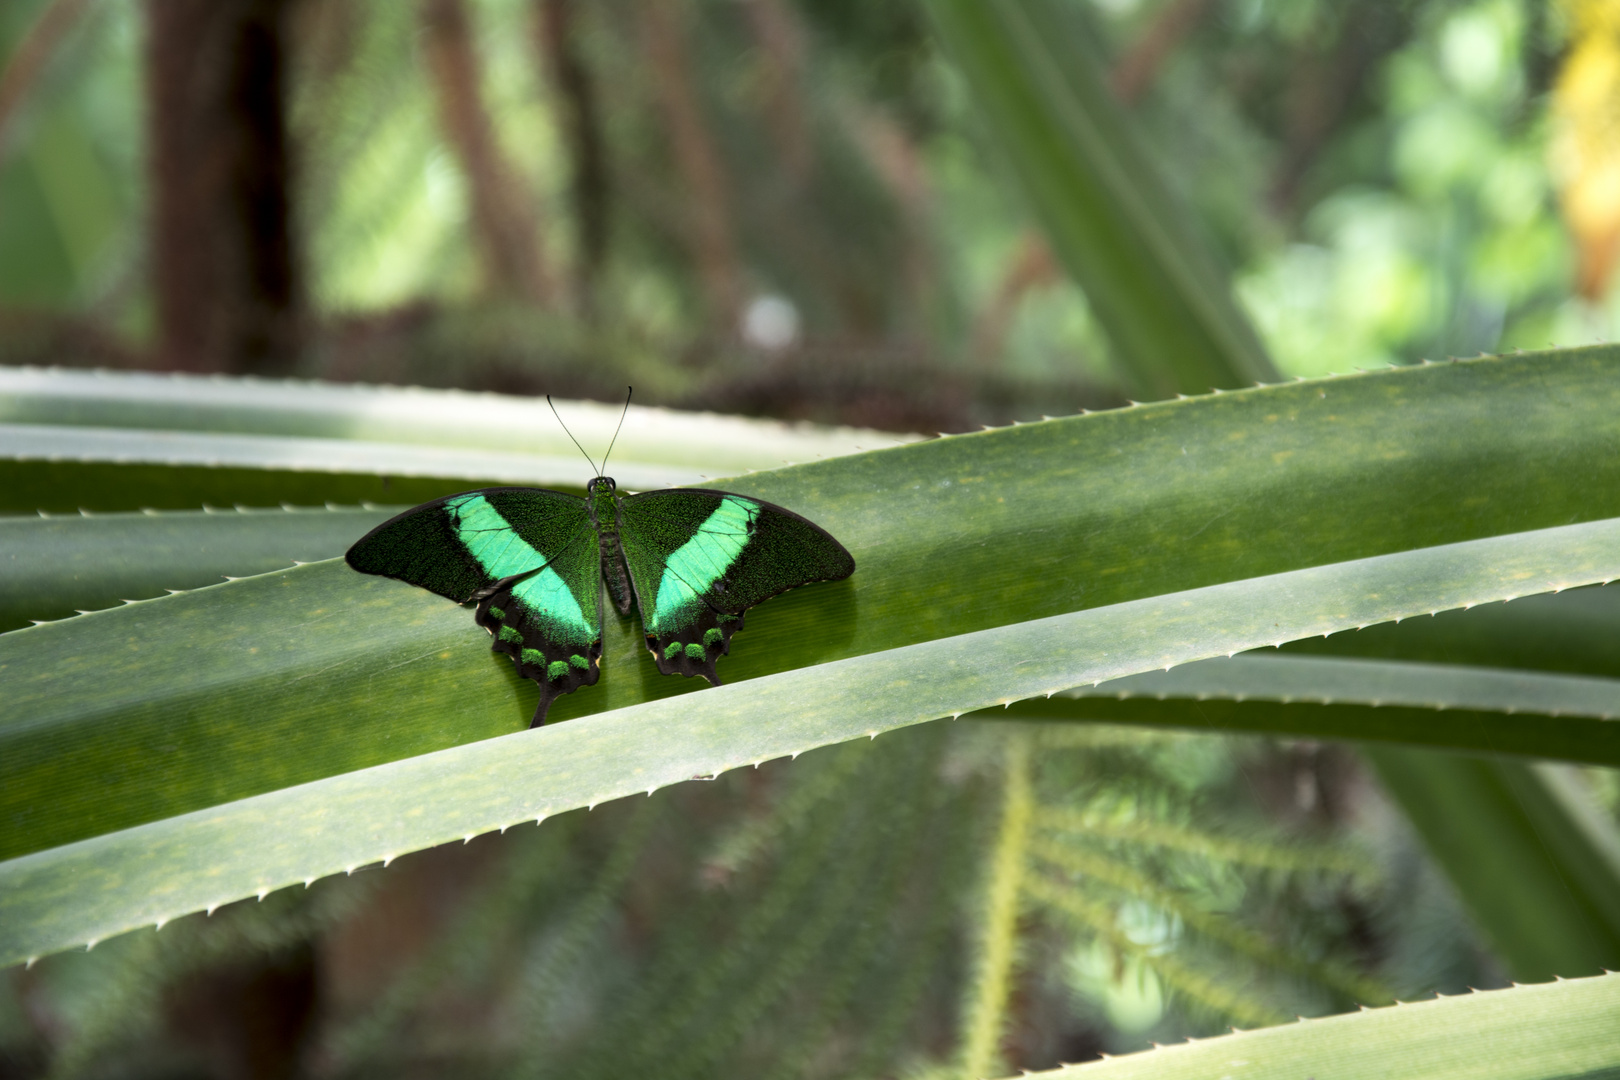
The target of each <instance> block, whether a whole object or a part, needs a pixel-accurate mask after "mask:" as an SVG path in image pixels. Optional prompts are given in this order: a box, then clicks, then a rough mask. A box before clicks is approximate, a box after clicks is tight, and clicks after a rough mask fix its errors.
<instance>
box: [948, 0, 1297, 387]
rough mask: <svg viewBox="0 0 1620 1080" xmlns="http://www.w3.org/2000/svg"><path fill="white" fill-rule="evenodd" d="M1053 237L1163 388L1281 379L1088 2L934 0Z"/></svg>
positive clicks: (1106, 320)
mask: <svg viewBox="0 0 1620 1080" xmlns="http://www.w3.org/2000/svg"><path fill="white" fill-rule="evenodd" d="M925 7H926V9H927V11H928V13H929V14H930V16H931V17H932V20H933V24H934V27H935V29H936V30H937V31H938V33H939V36H940V37H941V39H943V41H944V43H945V45H946V46H947V49H948V52H949V53H950V55H951V57H952V58H953V59H954V60H955V61H956V64H957V67H958V68H959V69H960V70H961V72H962V74H963V75H964V76H965V77H966V79H967V82H968V85H969V86H970V87H971V89H972V91H973V100H974V102H975V104H976V105H977V106H978V108H979V110H980V112H981V113H982V114H983V117H984V119H985V120H986V121H987V125H986V126H987V128H988V130H989V132H990V134H991V135H992V137H993V138H994V140H995V142H996V143H997V144H998V146H999V148H1000V149H1002V150H1003V151H1005V153H1006V160H1007V161H1008V163H1009V164H1010V165H1011V166H1012V169H1013V171H1014V172H1015V173H1016V174H1017V176H1018V178H1019V179H1020V180H1021V181H1022V186H1023V189H1024V191H1025V193H1026V194H1027V195H1028V197H1029V201H1030V204H1031V206H1032V207H1033V209H1034V211H1035V213H1036V215H1037V216H1038V217H1039V218H1040V221H1041V223H1042V225H1043V226H1044V227H1045V231H1046V235H1047V237H1048V239H1049V240H1050V241H1051V244H1052V247H1053V250H1054V251H1055V252H1056V253H1057V255H1058V256H1059V258H1060V259H1061V260H1062V261H1063V264H1064V266H1065V267H1067V269H1068V271H1069V273H1070V274H1071V275H1073V277H1074V279H1075V281H1076V282H1078V283H1079V285H1080V287H1081V288H1082V289H1084V290H1085V294H1086V299H1087V300H1088V301H1089V302H1090V304H1091V309H1092V311H1093V312H1095V313H1096V316H1097V320H1098V322H1100V323H1101V324H1102V326H1103V329H1104V330H1105V331H1106V332H1107V334H1108V337H1109V339H1110V340H1111V341H1112V343H1113V345H1114V347H1115V348H1116V349H1117V350H1118V352H1119V353H1120V354H1121V356H1122V359H1123V360H1124V361H1125V363H1124V364H1123V365H1122V366H1123V369H1124V370H1123V371H1122V374H1123V375H1124V376H1125V377H1126V378H1127V379H1130V380H1133V381H1134V382H1135V383H1136V384H1137V386H1138V389H1139V390H1140V391H1142V392H1144V393H1146V394H1148V395H1150V396H1154V397H1168V396H1170V395H1171V394H1173V393H1175V392H1176V391H1178V390H1180V391H1184V392H1187V393H1202V392H1203V391H1205V390H1207V389H1209V388H1210V387H1233V386H1244V385H1248V384H1250V383H1253V382H1261V381H1267V380H1276V379H1277V378H1278V375H1277V371H1276V368H1275V367H1273V366H1272V363H1271V361H1270V359H1269V358H1268V357H1267V356H1266V353H1265V349H1264V348H1263V347H1262V346H1261V344H1260V341H1259V338H1258V337H1256V335H1255V333H1254V331H1253V329H1252V328H1251V327H1250V325H1249V323H1248V320H1247V319H1245V318H1244V317H1243V315H1242V314H1241V313H1240V312H1239V311H1238V309H1237V306H1236V304H1235V303H1234V302H1233V300H1232V297H1231V294H1230V292H1229V290H1228V289H1227V287H1226V284H1225V281H1224V275H1223V273H1222V272H1221V271H1220V270H1219V268H1218V267H1217V266H1216V264H1215V263H1214V262H1213V260H1212V259H1211V258H1210V256H1209V254H1208V252H1207V250H1206V245H1204V244H1203V243H1201V242H1200V240H1199V238H1198V236H1197V233H1196V230H1195V227H1194V226H1193V224H1192V221H1191V219H1190V217H1189V216H1188V215H1187V213H1186V211H1185V210H1184V209H1183V207H1182V206H1181V205H1180V204H1179V203H1178V202H1177V201H1176V200H1175V199H1174V198H1172V197H1171V195H1170V193H1169V191H1168V190H1167V188H1166V187H1165V186H1164V184H1163V183H1162V182H1161V181H1160V180H1159V177H1158V174H1157V171H1156V170H1155V168H1154V167H1153V165H1152V163H1151V162H1150V161H1149V159H1148V154H1147V152H1146V150H1145V148H1144V147H1142V146H1141V145H1140V144H1139V143H1138V141H1137V139H1136V136H1135V132H1134V130H1133V129H1132V127H1131V125H1130V123H1129V122H1128V121H1127V119H1126V117H1125V115H1124V113H1123V111H1122V110H1121V109H1120V107H1119V105H1118V103H1117V102H1116V101H1115V100H1114V99H1113V96H1112V94H1111V93H1110V92H1109V89H1108V87H1107V86H1106V85H1105V84H1104V82H1103V80H1102V76H1101V72H1102V70H1103V65H1102V63H1101V60H1100V58H1099V57H1098V56H1097V55H1096V53H1095V52H1094V51H1093V50H1092V49H1091V48H1090V47H1089V42H1088V38H1090V36H1091V35H1090V33H1089V28H1088V26H1087V25H1086V24H1085V21H1084V20H1085V13H1084V12H1083V11H1082V10H1081V9H1080V7H1079V6H1078V5H1075V4H1067V3H1062V2H1061V0H930V2H929V3H928V4H926V5H925Z"/></svg>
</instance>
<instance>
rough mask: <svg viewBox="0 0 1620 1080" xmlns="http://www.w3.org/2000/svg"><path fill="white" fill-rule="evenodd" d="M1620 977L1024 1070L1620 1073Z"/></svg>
mask: <svg viewBox="0 0 1620 1080" xmlns="http://www.w3.org/2000/svg"><path fill="white" fill-rule="evenodd" d="M1616 1016H1620V975H1600V976H1594V977H1592V978H1588V979H1569V980H1563V981H1560V982H1553V983H1543V984H1541V985H1537V986H1515V987H1511V988H1510V989H1506V990H1490V991H1475V992H1472V993H1468V994H1461V995H1458V996H1456V997H1447V998H1437V999H1435V1000H1433V1001H1418V1002H1411V1003H1407V1004H1402V1005H1392V1006H1389V1007H1386V1008H1381V1009H1365V1010H1363V1011H1361V1012H1358V1013H1348V1014H1345V1015H1341V1016H1327V1017H1322V1018H1320V1019H1314V1020H1301V1021H1300V1022H1299V1023H1297V1024H1283V1025H1281V1026H1279V1027H1271V1028H1264V1029H1262V1030H1259V1031H1242V1032H1237V1033H1234V1034H1232V1035H1221V1036H1218V1037H1216V1038H1213V1039H1199V1040H1197V1041H1196V1042H1189V1043H1187V1044H1185V1045H1179V1046H1163V1047H1157V1048H1155V1049H1153V1050H1147V1051H1144V1052H1142V1053H1138V1054H1126V1055H1123V1056H1121V1057H1112V1058H1107V1059H1106V1060H1103V1061H1094V1062H1088V1063H1087V1064H1084V1065H1070V1066H1067V1067H1065V1068H1061V1069H1053V1070H1051V1071H1049V1072H1039V1073H1025V1074H1024V1075H1025V1076H1026V1077H1030V1078H1031V1080H1138V1078H1140V1080H1193V1078H1198V1080H1203V1078H1205V1077H1212V1076H1233V1077H1242V1078H1243V1080H1298V1078H1299V1077H1302V1076H1319V1077H1322V1076H1331V1077H1337V1078H1343V1080H1358V1078H1361V1077H1366V1078H1368V1080H1373V1078H1376V1080H1436V1078H1447V1077H1456V1078H1457V1080H1464V1078H1466V1080H1564V1078H1567V1077H1592V1078H1594V1080H1595V1078H1597V1077H1609V1076H1613V1075H1615V1074H1616V1073H1617V1072H1620V1039H1616V1038H1615V1037H1614V1031H1615V1017H1616Z"/></svg>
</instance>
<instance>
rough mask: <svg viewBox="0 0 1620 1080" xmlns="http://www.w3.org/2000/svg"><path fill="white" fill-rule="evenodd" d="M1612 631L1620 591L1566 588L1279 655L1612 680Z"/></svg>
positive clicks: (1616, 660)
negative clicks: (1544, 672)
mask: <svg viewBox="0 0 1620 1080" xmlns="http://www.w3.org/2000/svg"><path fill="white" fill-rule="evenodd" d="M1617 634H1620V589H1615V588H1605V589H1570V590H1568V591H1565V592H1561V593H1549V594H1545V595H1542V596H1526V597H1524V598H1522V599H1520V600H1515V601H1514V602H1513V603H1511V604H1486V605H1483V606H1481V607H1475V608H1470V609H1468V610H1467V611H1442V612H1440V613H1438V614H1436V615H1434V616H1433V617H1431V618H1427V619H1411V620H1407V621H1405V622H1400V623H1383V624H1380V625H1378V626H1369V627H1367V628H1365V629H1363V630H1358V631H1355V632H1353V633H1348V634H1334V635H1331V636H1329V637H1326V638H1309V639H1306V640H1304V641H1293V642H1289V643H1288V644H1287V645H1285V646H1283V649H1282V651H1283V653H1284V654H1286V655H1290V656H1355V657H1363V658H1367V659H1374V658H1379V659H1389V660H1405V661H1419V662H1421V661H1428V662H1434V663H1441V664H1467V665H1473V666H1479V667H1500V668H1515V669H1518V670H1521V671H1548V672H1564V673H1568V674H1576V675H1598V676H1605V677H1608V678H1620V652H1617V651H1616V650H1615V648H1614V647H1613V644H1612V643H1613V641H1614V638H1615V636H1616V635H1617Z"/></svg>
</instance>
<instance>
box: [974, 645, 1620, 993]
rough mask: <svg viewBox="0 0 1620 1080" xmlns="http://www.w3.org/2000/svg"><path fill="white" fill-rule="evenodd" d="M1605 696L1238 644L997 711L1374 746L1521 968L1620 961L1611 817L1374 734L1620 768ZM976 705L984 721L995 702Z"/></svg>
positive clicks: (1606, 686) (1389, 778)
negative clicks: (1507, 880)
mask: <svg viewBox="0 0 1620 1080" xmlns="http://www.w3.org/2000/svg"><path fill="white" fill-rule="evenodd" d="M1109 697H1114V698H1116V699H1118V700H1115V701H1112V702H1110V701H1108V700H1107V699H1108V698H1109ZM1255 699H1260V700H1255ZM1375 702H1383V703H1389V704H1379V705H1376V706H1375V705H1374V703H1375ZM1352 703H1353V704H1352ZM1459 705H1460V706H1462V708H1461V709H1459V708H1456V706H1459ZM1077 706H1078V708H1077ZM1617 709H1620V680H1614V679H1591V678H1583V677H1578V676H1569V675H1546V674H1539V673H1532V672H1522V671H1509V670H1498V669H1492V668H1476V667H1466V666H1461V665H1435V664H1415V663H1414V664H1403V663H1390V662H1379V661H1367V660H1347V659H1327V658H1320V657H1299V656H1263V655H1262V656H1254V655H1247V656H1237V657H1233V658H1231V659H1225V658H1222V659H1216V660H1206V661H1202V662H1200V663H1195V664H1188V665H1186V666H1185V667H1181V668H1177V669H1175V670H1173V671H1168V672H1164V671H1159V672H1150V673H1147V674H1143V675H1136V676H1131V677H1129V678H1125V679H1116V680H1113V681H1112V682H1108V683H1103V684H1102V685H1100V686H1098V687H1095V688H1090V689H1086V688H1081V689H1079V690H1074V691H1070V692H1069V694H1067V695H1064V696H1061V697H1054V698H1052V699H1051V700H1050V701H1033V702H1029V701H1026V702H1019V703H1018V704H1016V705H1015V706H1013V708H1012V709H1011V710H1009V711H1008V713H1007V717H1008V718H1010V719H1020V718H1023V719H1028V718H1036V717H1038V718H1042V719H1067V720H1074V719H1082V718H1106V719H1110V720H1113V721H1116V722H1119V721H1125V722H1138V723H1141V722H1149V723H1158V724H1164V725H1173V726H1180V727H1189V728H1206V729H1228V730H1230V729H1234V728H1238V729H1242V728H1247V729H1248V730H1260V731H1270V732H1274V733H1284V734H1290V735H1299V734H1306V733H1309V734H1313V735H1316V736H1318V737H1323V736H1327V737H1341V738H1351V739H1357V740H1360V741H1362V742H1363V743H1366V744H1370V745H1367V746H1366V752H1367V754H1368V756H1369V757H1370V759H1371V761H1372V762H1373V764H1374V766H1375V767H1376V768H1377V770H1378V772H1379V774H1380V776H1381V777H1382V778H1383V780H1384V783H1385V786H1386V787H1387V788H1388V789H1389V790H1390V792H1391V793H1392V794H1393V795H1395V796H1396V797H1397V798H1398V799H1399V800H1400V802H1401V805H1402V807H1403V808H1404V809H1405V810H1406V812H1407V814H1408V816H1409V817H1410V818H1411V819H1412V821H1413V824H1414V825H1415V826H1417V828H1418V830H1419V832H1421V833H1422V834H1423V835H1424V836H1425V838H1433V837H1445V838H1446V840H1445V842H1444V843H1434V842H1433V841H1432V840H1431V842H1430V846H1431V850H1432V851H1433V854H1434V856H1435V858H1436V860H1437V861H1438V862H1439V863H1440V864H1441V866H1442V867H1444V869H1445V870H1446V872H1447V873H1448V874H1449V875H1450V876H1451V878H1452V880H1453V881H1455V882H1456V883H1457V884H1458V886H1459V891H1460V892H1461V893H1462V896H1463V900H1464V902H1465V903H1466V904H1467V906H1468V907H1469V908H1470V909H1471V910H1473V912H1474V914H1475V916H1476V918H1477V919H1478V921H1479V923H1480V925H1481V927H1482V928H1484V930H1485V931H1486V933H1487V935H1488V936H1490V937H1491V938H1492V939H1493V940H1494V942H1495V944H1496V945H1497V947H1498V949H1499V950H1500V952H1501V954H1502V956H1503V959H1504V960H1505V961H1506V962H1507V964H1508V966H1509V968H1510V970H1511V971H1512V972H1513V974H1514V975H1515V977H1517V978H1521V979H1526V980H1533V979H1548V978H1552V977H1554V976H1557V975H1583V974H1592V973H1595V972H1598V971H1601V970H1603V969H1604V967H1605V965H1607V966H1610V967H1620V909H1617V908H1616V905H1615V903H1614V897H1616V896H1620V836H1617V833H1616V829H1615V827H1614V824H1613V822H1612V821H1609V820H1607V819H1606V818H1604V817H1603V816H1602V815H1601V814H1599V813H1598V812H1597V811H1596V810H1595V808H1594V807H1593V806H1592V805H1591V801H1590V799H1583V798H1582V792H1581V791H1580V789H1579V786H1578V782H1577V781H1576V780H1575V779H1573V778H1571V777H1569V776H1567V775H1564V774H1562V773H1560V772H1558V771H1556V770H1555V767H1553V766H1548V765H1540V766H1530V765H1525V764H1521V763H1516V762H1511V761H1503V760H1485V759H1479V758H1465V757H1461V756H1456V755H1442V754H1416V753H1392V752H1391V751H1390V749H1388V748H1387V747H1384V746H1379V745H1377V744H1378V743H1381V742H1382V743H1389V744H1394V745H1397V746H1398V745H1401V744H1406V745H1409V746H1414V745H1415V746H1431V747H1446V746H1449V747H1451V748H1454V749H1473V750H1476V751H1489V752H1491V753H1492V754H1502V753H1522V754H1529V755H1538V756H1542V757H1563V758H1566V759H1568V760H1573V761H1582V762H1587V763H1591V764H1600V765H1609V766H1611V767H1614V766H1620V723H1617V722H1615V721H1614V720H1612V719H1606V718H1607V717H1610V716H1612V715H1613V714H1614V712H1615V711H1616V710H1617ZM981 715H985V716H989V717H992V718H994V717H997V715H998V711H997V710H990V711H989V712H987V713H984V714H981ZM1581 717H1584V719H1579V718H1581ZM1594 718H1595V719H1594ZM1460 807H1466V808H1467V811H1466V812H1467V813H1468V814H1470V815H1472V819H1471V820H1470V821H1469V822H1468V823H1467V825H1466V826H1465V825H1464V824H1463V823H1461V822H1459V821H1458V820H1457V819H1458V815H1459V813H1460V812H1461V811H1460V810H1459V808H1460ZM1504 872H1506V873H1510V874H1511V875H1512V876H1513V882H1514V884H1513V886H1512V887H1505V885H1504V882H1503V878H1502V875H1503V874H1504Z"/></svg>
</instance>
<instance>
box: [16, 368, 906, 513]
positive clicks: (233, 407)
mask: <svg viewBox="0 0 1620 1080" xmlns="http://www.w3.org/2000/svg"><path fill="white" fill-rule="evenodd" d="M557 410H558V412H559V413H561V415H562V417H563V419H564V420H565V421H567V423H568V428H569V430H570V431H572V432H573V434H574V437H575V438H577V439H578V440H579V441H580V443H581V444H583V445H584V446H585V448H586V449H587V450H590V451H591V452H592V453H593V454H594V455H595V456H596V457H600V456H601V455H602V454H603V453H604V452H606V450H607V448H608V444H609V442H611V441H612V439H613V435H614V431H615V429H616V428H617V427H618V424H619V417H620V413H621V410H620V408H619V406H616V405H603V404H600V403H597V402H593V401H559V402H557ZM0 425H3V426H0V456H11V455H14V454H16V453H18V452H19V451H23V452H26V451H29V450H30V448H32V447H37V448H38V449H40V450H45V451H49V452H51V453H55V454H58V455H64V456H73V457H77V458H81V459H84V460H108V456H109V453H122V452H124V451H125V450H129V451H131V452H134V453H137V454H139V455H141V456H139V457H136V458H131V459H130V460H152V461H156V462H160V463H167V462H170V461H185V462H193V463H195V462H197V461H207V460H209V452H208V448H209V447H210V446H214V447H218V448H220V452H221V453H223V452H224V449H223V448H225V447H228V446H230V445H231V444H230V443H229V442H228V441H221V442H219V443H213V444H211V443H208V442H206V441H200V440H190V439H187V438H186V437H185V435H184V433H189V434H192V435H199V434H203V433H212V434H217V435H238V436H266V437H271V441H270V442H268V443H266V442H262V441H261V442H247V443H243V444H240V445H241V447H243V452H241V453H240V454H238V455H237V457H238V459H239V460H240V461H241V462H242V463H246V464H252V465H256V466H258V467H264V468H272V467H275V466H276V465H277V464H278V463H280V460H281V458H278V455H281V457H282V458H284V457H286V456H289V455H297V456H298V461H299V467H307V468H315V469H322V470H325V471H338V470H332V469H331V468H330V464H329V463H325V464H323V461H322V459H321V458H319V457H318V456H317V457H315V458H314V459H313V460H312V461H311V462H310V463H308V464H304V462H305V460H306V459H305V457H304V456H303V454H302V451H300V450H299V447H300V446H301V445H302V444H300V443H299V442H298V441H297V440H300V439H308V440H317V442H316V443H315V444H314V445H316V446H317V447H318V448H319V449H320V450H321V451H323V452H332V453H341V452H342V448H341V447H340V446H335V445H334V444H333V441H337V442H343V441H353V442H359V443H381V444H387V445H389V446H391V447H395V448H397V449H399V450H400V451H401V452H404V453H407V454H409V455H410V458H409V460H410V462H411V467H412V468H415V469H418V470H423V471H419V472H416V473H412V472H411V471H409V470H408V469H401V468H399V467H395V466H390V465H389V464H388V463H387V462H386V461H383V462H381V464H380V467H377V468H375V469H373V468H372V467H371V465H370V463H369V462H370V459H369V458H368V459H367V464H366V465H365V471H374V472H380V473H394V474H396V475H424V476H459V477H468V476H474V477H483V476H488V477H496V478H499V475H500V474H498V473H489V472H484V471H479V470H477V469H474V470H473V471H471V472H452V471H447V470H444V469H436V467H435V466H434V465H433V464H432V463H431V461H428V460H425V458H426V456H427V455H423V454H421V453H420V450H421V448H425V447H436V448H439V449H441V450H442V451H445V452H446V453H447V454H449V455H450V456H451V457H452V458H453V457H454V454H453V451H455V450H457V449H461V450H482V451H488V452H491V453H493V454H494V455H496V456H497V459H499V460H504V459H509V458H521V457H533V458H536V459H538V460H540V461H542V462H547V461H549V462H554V463H555V464H554V465H553V466H536V467H537V468H541V469H542V470H544V469H547V468H549V469H552V470H553V472H554V474H552V473H547V476H546V479H547V481H548V482H552V483H573V484H575V485H580V484H583V482H584V481H585V480H588V479H590V477H589V476H587V475H582V474H581V472H580V470H581V469H582V468H585V467H586V466H585V464H584V462H583V460H582V458H581V456H580V454H579V450H578V449H577V448H576V447H575V446H574V444H573V443H572V442H571V441H570V440H569V438H568V434H567V433H566V432H564V431H563V429H562V425H561V424H559V423H558V422H557V419H556V417H554V416H553V415H552V413H551V410H550V409H549V408H548V407H547V405H546V403H545V401H544V400H543V399H540V398H527V397H515V396H512V395H507V394H481V393H468V392H464V391H456V390H425V389H422V388H420V387H397V386H361V385H342V384H335V383H315V382H295V381H291V380H287V381H279V380H268V379H226V378H216V377H209V376H196V375H184V374H167V373H165V374H157V373H150V372H113V371H75V370H67V369H41V368H7V367H0ZM53 429H59V430H60V431H62V432H71V433H73V434H74V435H75V436H84V437H87V438H95V437H96V436H95V435H94V432H95V431H96V430H97V429H105V439H104V441H103V442H101V443H95V444H90V445H82V446H81V445H75V443H74V441H73V439H72V438H71V437H62V438H58V439H55V440H52V441H49V442H46V441H45V440H47V439H48V438H49V436H50V433H51V431H52V430H53ZM142 433H145V434H147V435H149V436H151V437H152V438H154V439H156V440H157V441H156V443H150V442H146V443H143V442H135V441H126V440H133V437H134V436H136V435H139V434H142ZM914 438H915V437H914V436H905V435H890V434H886V433H883V432H876V431H861V430H856V429H854V428H826V427H813V426H811V425H807V424H782V423H776V422H773V421H768V420H749V419H744V418H742V417H734V416H717V415H713V414H709V413H683V412H675V411H673V410H669V409H654V408H646V407H643V406H639V405H636V406H632V407H631V408H630V410H629V412H628V413H627V414H625V418H624V427H623V429H622V430H621V431H619V438H618V441H617V442H616V443H614V448H613V462H612V463H613V464H614V465H615V467H617V468H619V469H620V470H621V471H620V473H618V474H617V475H621V476H625V477H628V476H630V475H632V474H633V473H638V472H643V471H645V472H648V473H649V474H650V475H652V476H657V477H668V476H680V477H681V478H682V479H681V480H680V481H675V480H665V479H659V480H658V481H656V482H657V483H659V484H664V483H674V482H685V483H691V482H694V481H696V480H699V479H703V478H706V477H711V476H720V475H735V474H737V473H742V472H747V471H749V470H753V469H775V468H780V467H781V466H783V465H786V464H790V463H793V462H804V461H814V460H816V459H818V458H827V457H838V456H840V455H843V454H849V453H854V452H856V451H859V450H876V449H880V448H882V447H887V446H897V445H900V444H901V443H905V442H909V441H912V440H913V439H914ZM33 439H39V440H41V441H40V442H39V443H37V444H35V443H32V442H31V441H30V440H33ZM277 439H286V440H289V441H288V442H287V443H285V444H282V443H278V442H277V441H276V440H277ZM166 440H172V443H173V445H174V446H175V447H176V448H177V449H176V450H175V451H174V453H172V454H164V453H163V451H162V449H161V447H162V445H163V444H164V442H165V441H166ZM278 446H281V447H283V449H281V450H278V449H276V448H277V447H278ZM187 448H191V449H187ZM248 448H252V449H251V450H248ZM259 455H262V456H259ZM36 456H37V455H36ZM565 460H566V464H564V461H565ZM625 485H626V486H633V485H632V484H631V483H630V481H629V480H628V479H626V480H625Z"/></svg>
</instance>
